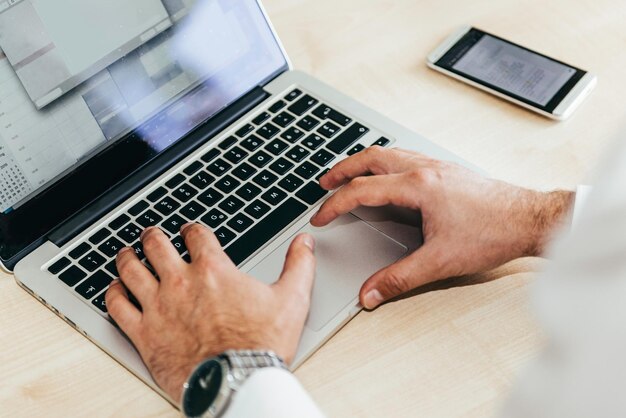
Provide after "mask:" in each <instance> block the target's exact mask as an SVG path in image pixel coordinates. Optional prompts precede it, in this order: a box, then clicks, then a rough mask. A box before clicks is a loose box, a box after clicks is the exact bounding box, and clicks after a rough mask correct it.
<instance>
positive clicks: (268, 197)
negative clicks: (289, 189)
mask: <svg viewBox="0 0 626 418" xmlns="http://www.w3.org/2000/svg"><path fill="white" fill-rule="evenodd" d="M286 198H287V193H285V192H283V191H282V190H280V189H279V188H278V187H272V188H271V189H270V190H268V191H267V192H265V193H263V196H261V199H263V200H265V201H266V202H267V203H269V204H270V205H272V206H276V205H278V204H279V203H280V202H282V201H283V200H285V199H286Z"/></svg>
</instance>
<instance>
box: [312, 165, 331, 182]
mask: <svg viewBox="0 0 626 418" xmlns="http://www.w3.org/2000/svg"><path fill="white" fill-rule="evenodd" d="M329 171H330V168H325V169H324V170H322V172H321V173H319V174H318V175H317V177H315V180H317V181H320V179H321V178H322V177H324V176H325V175H326V173H328V172H329Z"/></svg>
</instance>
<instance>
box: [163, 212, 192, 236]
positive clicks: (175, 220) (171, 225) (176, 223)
mask: <svg viewBox="0 0 626 418" xmlns="http://www.w3.org/2000/svg"><path fill="white" fill-rule="evenodd" d="M186 223H187V221H186V220H185V219H183V218H182V217H181V216H179V215H174V216H172V217H170V218H168V219H167V220H166V221H165V222H163V224H162V225H161V226H162V227H163V228H164V229H165V230H166V231H168V232H169V233H170V234H174V235H175V234H178V233H179V232H180V227H181V226H183V225H185V224H186Z"/></svg>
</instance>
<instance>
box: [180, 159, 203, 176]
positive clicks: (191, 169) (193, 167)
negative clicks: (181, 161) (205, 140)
mask: <svg viewBox="0 0 626 418" xmlns="http://www.w3.org/2000/svg"><path fill="white" fill-rule="evenodd" d="M202 167H204V165H202V163H201V162H200V161H194V162H193V163H191V164H189V165H188V166H187V167H186V168H185V169H184V170H183V173H185V174H187V175H188V176H191V175H192V174H195V173H196V172H198V171H200V169H202Z"/></svg>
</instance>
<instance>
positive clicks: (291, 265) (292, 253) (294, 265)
mask: <svg viewBox="0 0 626 418" xmlns="http://www.w3.org/2000/svg"><path fill="white" fill-rule="evenodd" d="M314 251H315V240H314V239H313V237H312V236H311V235H309V234H301V235H298V236H297V237H296V238H295V239H294V240H293V242H292V243H291V245H290V246H289V250H288V251H287V256H286V258H285V265H284V268H283V271H282V273H281V275H280V278H279V279H278V281H277V282H276V283H274V285H273V286H274V288H277V289H280V290H281V291H282V292H285V294H286V296H287V298H289V300H291V301H296V302H297V304H298V306H301V307H302V308H303V309H302V312H303V316H302V318H301V319H302V323H303V324H304V319H305V318H306V316H305V315H306V313H308V312H309V306H310V303H311V291H312V289H313V282H314V280H315V254H314Z"/></svg>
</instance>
